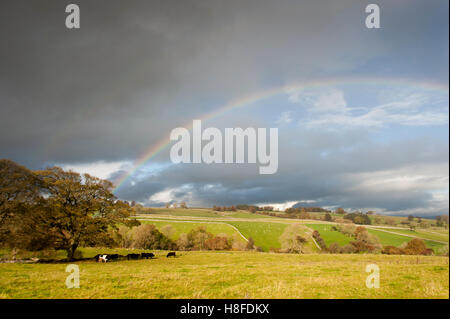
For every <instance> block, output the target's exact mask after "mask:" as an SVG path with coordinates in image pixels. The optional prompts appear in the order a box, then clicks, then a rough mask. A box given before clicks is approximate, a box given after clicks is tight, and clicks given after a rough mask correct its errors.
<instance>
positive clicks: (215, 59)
mask: <svg viewBox="0 0 450 319" xmlns="http://www.w3.org/2000/svg"><path fill="white" fill-rule="evenodd" d="M69 3H76V4H78V5H79V7H80V11H81V27H80V29H67V28H66V27H65V19H66V16H67V13H65V6H66V5H67V4H69ZM369 3H372V2H371V1H356V0H352V1H347V0H342V1H341V0H340V1H335V0H329V1H325V0H317V1H294V0H278V1H267V0H245V1H242V0H239V1H238V0H228V1H219V0H202V1H198V0H184V1H152V0H149V1H136V0H130V1H126V2H125V1H103V0H97V1H81V0H79V1H71V2H68V1H60V0H59V1H57V0H53V1H43V0H41V1H39V2H37V1H33V2H30V1H21V0H5V1H2V2H1V4H0V41H1V50H0V158H8V159H12V160H14V161H16V162H18V163H20V164H22V165H26V166H27V167H30V168H32V169H40V168H44V167H48V166H52V165H58V166H61V167H63V168H65V169H71V170H74V171H77V172H80V173H89V174H92V175H95V176H98V177H100V178H106V179H110V180H111V181H113V182H115V183H116V184H117V185H118V187H116V189H115V190H114V192H115V194H116V195H117V196H118V197H119V198H121V199H124V200H129V201H131V200H134V201H136V202H139V203H142V204H144V205H148V206H162V205H164V204H165V203H166V202H181V201H185V202H187V204H188V205H189V206H196V207H211V206H213V205H233V204H242V203H247V204H261V205H263V204H264V205H274V206H276V207H278V208H280V209H283V208H286V207H289V206H291V205H293V204H295V203H301V204H302V205H305V206H322V207H327V208H330V209H334V208H336V207H343V208H345V209H348V210H361V209H362V210H375V211H376V212H378V213H385V214H414V215H417V216H427V215H428V216H435V215H440V214H448V211H449V195H448V194H449V168H448V166H449V138H448V137H449V135H448V130H449V123H448V122H449V121H448V119H449V93H448V92H449V91H448V87H449V84H448V83H449V82H448V81H449V64H448V61H449V43H448V37H449V32H448V31H449V17H448V12H449V8H448V5H449V4H448V1H444V0H442V1H440V0H435V1H414V0H411V1H377V2H376V3H377V4H378V5H379V7H380V10H381V11H380V23H381V28H380V29H368V28H366V26H365V19H366V16H367V13H365V7H366V6H367V5H368V4H369ZM248 97H253V98H248ZM233 101H234V102H235V101H237V102H240V104H239V103H237V104H238V106H239V107H235V108H232V107H231V108H230V107H227V105H234V104H233V103H234V102H233ZM235 104H236V103H235ZM209 114H215V115H214V116H209ZM194 119H202V126H203V127H204V128H206V127H216V128H219V129H221V130H223V129H224V128H236V127H241V128H244V129H245V128H248V127H253V128H260V127H265V128H278V132H279V142H278V144H279V146H278V147H279V152H278V161H279V165H278V171H277V172H276V173H275V174H272V175H260V174H259V172H258V167H259V164H187V163H179V164H174V163H172V162H171V160H170V157H169V152H170V147H171V144H167V145H166V144H165V142H164V141H165V140H167V139H168V138H169V135H170V132H171V131H172V129H174V128H176V127H188V126H189V125H192V121H193V120H194ZM161 145H162V146H164V145H165V146H164V147H159V146H161ZM158 147H159V148H158ZM155 149H158V150H159V152H158V153H152V152H151V151H152V150H155ZM142 159H148V160H146V161H142Z"/></svg>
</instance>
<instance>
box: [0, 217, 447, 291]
mask: <svg viewBox="0 0 450 319" xmlns="http://www.w3.org/2000/svg"><path fill="white" fill-rule="evenodd" d="M138 218H139V220H140V221H141V223H149V224H154V225H155V226H156V227H157V228H159V229H162V228H163V227H165V226H167V225H171V226H172V228H173V230H174V233H173V234H172V239H177V238H178V237H179V236H180V234H182V233H188V232H189V231H190V230H192V229H195V228H197V227H199V226H203V227H206V230H207V231H208V232H211V233H213V234H214V235H218V234H226V235H227V236H229V237H233V238H234V239H235V240H239V241H242V242H245V241H246V239H248V238H249V237H252V238H253V240H254V241H255V245H256V246H259V247H261V248H262V249H263V250H264V252H254V251H252V252H248V251H247V252H242V251H187V252H185V251H180V252H177V255H178V257H177V258H166V257H165V254H166V253H167V252H165V251H153V252H154V253H155V255H156V257H157V258H155V259H152V260H132V261H128V260H123V259H122V260H118V261H114V262H110V263H105V264H100V263H96V262H94V261H80V262H76V264H77V265H78V266H79V268H80V285H81V286H80V288H79V289H68V288H66V286H65V280H66V277H67V276H68V273H67V272H65V268H66V266H67V264H63V263H59V264H31V263H0V298H449V267H448V261H449V259H448V257H441V256H400V255H395V256H394V255H382V254H323V253H320V250H319V249H318V248H317V247H316V245H315V244H314V242H313V241H312V238H311V233H312V232H313V231H314V230H317V231H318V232H319V233H320V235H321V237H322V238H323V239H324V241H325V243H326V244H327V245H330V244H331V243H333V242H336V243H338V244H339V245H341V246H344V245H345V244H347V243H349V242H350V241H351V240H352V238H351V237H349V236H347V235H344V234H342V233H340V232H338V231H335V230H332V226H333V225H334V224H333V223H328V222H323V221H319V220H298V219H287V218H277V217H271V216H262V215H258V214H251V213H249V212H244V211H237V212H214V211H212V210H208V209H173V208H172V209H164V208H160V209H151V210H150V212H148V211H147V212H145V214H139V217H138ZM292 224H298V227H297V231H299V232H300V233H299V234H300V235H301V236H302V237H304V238H305V239H306V240H307V242H306V243H304V247H305V248H306V249H305V251H306V252H308V254H283V253H271V252H269V251H270V249H271V248H280V247H281V240H280V237H281V236H282V234H283V232H284V231H285V230H286V228H287V227H289V225H292ZM367 229H368V231H369V232H370V233H371V234H374V235H376V236H377V237H378V238H379V240H380V242H381V243H382V244H383V245H393V246H400V245H402V244H403V243H405V242H407V241H409V240H411V239H412V238H413V237H418V238H422V239H424V240H425V242H426V244H427V246H428V247H431V248H433V249H434V250H435V252H437V251H439V250H440V249H442V248H443V247H444V246H445V244H446V243H447V244H448V230H445V229H427V230H424V229H417V230H415V231H411V230H409V229H407V228H392V227H383V226H379V225H377V226H371V227H368V228H367ZM241 235H242V236H241ZM405 235H407V236H405ZM408 236H411V237H408ZM243 237H245V238H243ZM80 250H81V252H82V254H83V257H85V258H90V257H93V256H95V255H96V254H98V253H119V254H121V255H126V254H128V253H141V252H144V250H139V249H106V248H105V249H103V248H81V249H80ZM26 254H27V253H25V255H23V254H22V255H21V256H22V257H24V258H29V257H31V256H37V257H40V258H41V257H45V256H41V255H39V254H37V255H36V254H29V255H26ZM10 257H11V256H10V252H8V251H0V259H8V258H10ZM51 257H52V258H64V257H65V253H64V252H63V251H58V252H56V255H53V256H51ZM372 263H374V264H376V265H378V266H379V268H380V288H379V289H369V288H367V287H366V285H365V281H366V278H367V276H368V273H366V271H365V267H366V265H368V264H372Z"/></svg>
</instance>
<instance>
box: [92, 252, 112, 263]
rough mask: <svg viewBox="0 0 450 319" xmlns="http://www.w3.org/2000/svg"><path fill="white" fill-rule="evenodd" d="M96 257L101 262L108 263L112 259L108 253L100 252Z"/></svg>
mask: <svg viewBox="0 0 450 319" xmlns="http://www.w3.org/2000/svg"><path fill="white" fill-rule="evenodd" d="M94 259H95V261H97V262H99V263H106V262H108V261H110V260H111V259H110V258H109V256H108V255H107V254H98V255H96V256H95V257H94Z"/></svg>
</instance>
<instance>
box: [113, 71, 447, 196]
mask: <svg viewBox="0 0 450 319" xmlns="http://www.w3.org/2000/svg"><path fill="white" fill-rule="evenodd" d="M361 84H365V85H382V86H386V85H391V86H404V87H417V88H421V89H425V90H433V91H439V92H443V93H445V94H448V92H449V88H448V84H441V83H437V82H417V81H411V80H409V79H399V78H395V79H386V78H374V77H370V78H363V77H358V78H348V77H340V78H334V79H328V80H325V81H323V80H322V81H306V82H294V83H290V84H288V85H284V86H282V87H274V88H269V89H265V90H261V91H257V92H253V93H250V94H248V95H245V96H242V97H239V98H236V99H233V100H231V101H229V102H228V103H227V104H225V105H223V106H222V107H219V108H217V110H215V111H213V112H210V113H206V114H205V115H203V116H201V117H200V118H198V119H200V120H202V122H203V121H207V120H211V119H214V118H217V117H219V116H221V115H222V114H224V113H226V112H229V111H231V110H235V109H238V108H243V107H246V106H249V105H251V104H254V103H256V102H258V101H261V100H264V99H267V98H269V97H272V96H276V95H278V94H282V93H286V92H289V91H291V90H301V89H312V88H320V87H326V86H333V85H335V86H336V85H361ZM183 127H185V128H187V129H189V130H191V129H192V120H190V121H189V123H187V124H186V125H184V126H183ZM170 144H171V141H170V139H169V134H167V137H165V138H163V139H162V140H160V141H159V142H158V143H156V144H155V145H152V146H151V147H150V148H149V149H148V150H147V151H146V152H144V153H143V154H142V155H141V156H140V157H139V158H138V159H136V161H135V162H134V163H133V166H132V169H131V170H128V171H127V172H125V173H123V174H122V175H120V176H119V177H118V178H117V179H116V180H115V182H114V184H115V185H116V187H115V189H114V190H115V191H117V190H118V189H119V188H120V187H121V186H122V185H123V184H124V183H125V182H126V181H127V180H128V179H129V178H130V177H131V176H132V175H133V174H134V173H135V172H136V171H137V170H139V168H141V167H142V166H143V165H144V164H145V163H147V162H149V161H150V160H151V159H153V158H154V157H155V156H156V155H158V154H159V153H160V152H161V151H163V150H164V149H165V148H167V147H168V146H169V145H170Z"/></svg>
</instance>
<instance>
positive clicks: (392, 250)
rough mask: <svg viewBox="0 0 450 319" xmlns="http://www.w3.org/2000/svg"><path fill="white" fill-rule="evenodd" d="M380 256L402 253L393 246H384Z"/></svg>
mask: <svg viewBox="0 0 450 319" xmlns="http://www.w3.org/2000/svg"><path fill="white" fill-rule="evenodd" d="M381 253H382V254H386V255H401V254H402V253H403V251H402V249H400V248H398V247H394V246H384V247H383V250H382V251H381Z"/></svg>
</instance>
